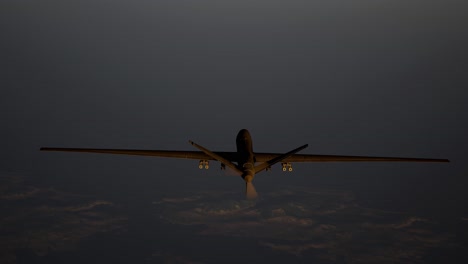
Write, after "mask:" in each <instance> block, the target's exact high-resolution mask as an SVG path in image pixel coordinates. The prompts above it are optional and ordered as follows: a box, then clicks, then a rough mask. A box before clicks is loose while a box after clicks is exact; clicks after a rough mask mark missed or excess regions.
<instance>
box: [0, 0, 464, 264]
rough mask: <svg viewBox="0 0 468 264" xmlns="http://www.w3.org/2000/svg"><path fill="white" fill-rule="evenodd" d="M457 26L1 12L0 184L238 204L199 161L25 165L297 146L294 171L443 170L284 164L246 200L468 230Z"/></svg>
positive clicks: (204, 10) (315, 6)
mask: <svg viewBox="0 0 468 264" xmlns="http://www.w3.org/2000/svg"><path fill="white" fill-rule="evenodd" d="M467 8H468V4H467V3H466V1H456V0H448V1H432V0H430V1H427V0H426V1H422V0H421V1H420V0H415V1H400V0H398V1H385V0H382V1H375V0H366V1H363V0H362V1H344V0H332V1H330V0H327V1H325V0H323V1H299V0H291V1H260V0H249V1H244V0H241V1H225V0H223V1H219V0H216V1H215V0H205V1H189V0H186V1H179V0H170V1H169V0H168V1H146V0H141V1H123V0H120V1H104V0H93V1H88V0H80V1H56V0H54V1H33V0H30V1H28V0H24V1H17V0H14V1H13V0H3V1H1V3H0V33H1V35H0V36H1V41H0V69H1V72H0V124H1V129H0V142H1V144H0V146H1V151H0V153H1V154H0V173H1V174H2V175H3V176H5V177H12V175H13V176H14V177H21V178H24V179H26V182H27V184H32V185H33V186H36V187H35V188H39V189H41V188H45V189H47V188H53V189H57V190H62V191H63V192H67V193H68V192H70V193H78V194H86V195H93V196H94V197H96V199H103V200H106V201H112V202H113V203H115V204H126V205H129V206H128V207H124V208H133V206H130V205H133V203H137V204H142V205H141V207H138V208H142V209H141V210H142V211H145V209H144V208H145V205H148V206H150V205H151V204H152V202H154V201H157V200H158V199H164V197H169V196H175V197H185V196H190V195H197V193H199V192H212V191H217V190H221V191H225V192H228V193H230V192H234V193H236V192H238V194H239V196H238V199H239V200H241V199H242V192H243V191H244V190H243V188H244V183H243V182H242V181H241V180H240V179H239V178H237V177H234V176H230V175H225V173H223V172H220V171H219V170H218V168H217V167H218V164H212V168H213V169H211V170H209V171H200V170H198V168H197V165H198V161H190V160H167V159H159V158H148V157H125V156H112V155H110V156H106V155H93V154H71V153H41V152H39V151H38V149H39V148H40V147H41V146H50V147H98V148H136V149H175V150H192V147H191V146H190V145H189V144H188V140H189V139H191V140H194V141H195V142H197V143H199V144H201V145H204V146H206V147H207V148H210V149H212V150H214V151H216V150H219V151H231V150H232V151H233V150H235V141H234V140H235V136H236V134H237V132H238V130H240V129H241V128H247V129H249V131H250V132H251V134H252V137H253V140H254V151H255V150H256V151H262V152H267V151H272V152H287V151H289V150H291V149H293V148H295V147H298V146H300V145H302V144H305V143H308V144H309V148H307V149H306V150H304V151H303V153H311V154H312V153H314V154H341V155H378V156H407V157H429V158H448V159H450V160H451V163H450V164H396V163H393V164H369V163H360V164H338V163H335V164H330V163H329V164H293V165H294V169H295V170H294V173H291V174H286V175H283V174H282V173H281V172H280V168H279V167H274V168H273V170H272V172H269V173H268V174H265V173H262V174H259V175H257V177H256V179H255V181H254V183H255V185H256V188H257V191H258V192H259V193H260V195H262V193H265V194H271V193H275V192H276V191H285V190H289V189H292V190H295V188H296V187H298V186H301V187H303V188H306V189H307V188H309V187H310V188H312V189H313V190H330V189H331V190H334V191H339V192H346V193H351V194H352V195H353V197H354V198H353V199H355V201H356V203H357V204H359V205H360V206H362V207H363V208H364V207H365V208H367V207H369V208H374V209H375V210H377V209H379V210H385V211H386V212H387V211H399V212H405V213H406V214H408V215H409V216H408V217H409V218H408V219H425V220H427V219H429V220H428V221H429V222H430V221H436V222H437V223H446V222H443V221H448V222H450V221H452V222H453V221H462V222H463V223H464V225H465V226H463V228H465V229H464V230H466V225H467V220H466V219H467V218H468V210H467V209H466V208H468V206H467V201H468V194H467V193H466V189H467V188H468V178H467V176H468V160H467V158H466V150H467V149H468V138H467V136H466V135H467V134H468V122H467V120H468V106H467V104H466V102H467V101H468V100H467V99H468V91H467V89H466V88H467V87H468V75H467V72H468V48H467V47H468V29H467V27H466V25H468V16H466V10H467ZM15 175H16V176H15ZM27 186H29V185H27ZM13 189H14V188H13ZM219 195H220V196H219V197H225V196H223V195H221V194H219ZM8 197H10V196H8ZM197 197H198V196H197ZM203 197H204V198H206V196H203ZM210 197H211V198H213V199H215V200H216V199H218V198H219V197H218V198H216V195H215V196H210ZM267 197H270V196H267V195H266V197H265V196H264V198H263V199H264V200H262V201H263V202H264V203H266V204H269V202H271V201H269V200H268V198H267ZM284 198H285V199H293V198H294V199H299V198H301V196H299V198H297V197H295V196H291V197H290V196H284ZM302 198H304V199H315V198H316V197H310V196H307V197H302ZM302 198H301V199H302ZM322 198H323V197H322ZM219 199H221V198H219ZM202 200H203V199H202ZM319 200H320V199H319ZM8 201H9V200H8ZM129 201H131V202H129ZM197 201H198V200H197ZM294 202H298V201H294ZM309 202H310V201H309ZM272 203H273V202H272ZM5 206H11V205H9V204H7V205H5ZM259 206H261V205H259ZM28 208H30V207H28ZM171 208H172V207H171ZM268 208H269V207H268ZM260 209H261V210H264V209H265V207H260ZM260 209H259V210H260ZM283 209H284V208H283ZM158 210H159V209H158ZM181 210H182V209H181ZM274 210H277V209H274ZM117 211H118V210H117ZM124 211H125V210H124ZM286 211H287V210H286ZM139 212H140V211H138V209H134V210H133V211H132V210H131V211H129V212H127V211H125V212H124V213H123V214H126V213H127V214H128V215H127V216H128V218H129V219H132V218H131V215H136V214H139ZM286 215H287V213H286ZM296 216H297V215H296ZM343 217H345V216H343ZM411 217H416V218H411ZM418 217H419V218H418ZM138 219H142V220H141V221H148V219H147V218H144V217H142V216H141V217H140V218H138ZM189 219H190V218H189ZM262 219H263V218H262ZM434 219H436V220H434ZM257 220H258V219H257ZM263 220H264V221H267V220H265V219H263ZM263 220H262V221H263ZM425 220H424V221H425ZM31 221H32V220H31ZM213 221H214V220H213ZM418 221H419V220H417V221H416V222H418ZM424 221H419V222H424ZM130 223H133V222H131V220H130ZM430 223H433V222H430ZM335 224H336V223H335ZM335 226H336V225H335ZM395 226H396V227H398V226H399V225H395ZM395 226H394V227H395ZM155 228H156V229H157V230H160V229H161V228H159V227H155ZM158 228H159V229H158ZM431 228H432V227H431ZM372 230H373V229H372ZM153 231H154V230H153ZM452 231H453V230H452ZM155 232H156V231H155ZM190 232H191V231H190ZM190 232H188V233H190ZM369 232H370V231H369ZM137 233H138V232H137ZM138 234H140V233H138ZM190 234H191V233H190ZM224 235H225V234H224ZM207 237H208V238H206V237H205V236H203V238H206V239H208V240H209V239H210V238H209V237H210V236H209V235H208V236H207ZM133 239H134V240H138V236H135V237H134V238H133ZM176 239H177V238H174V241H175V242H174V243H176V242H177V240H176ZM272 239H278V237H273V238H272ZM288 239H290V238H288ZM363 239H364V238H363ZM203 241H205V240H203ZM210 241H211V240H210ZM222 241H225V240H222ZM229 241H230V240H229ZM246 241H249V243H254V244H255V245H256V246H259V245H260V246H261V248H263V249H264V250H267V248H268V250H271V249H270V248H273V249H274V248H275V247H274V246H271V245H272V243H273V242H271V241H270V242H264V241H263V242H261V243H260V242H259V243H257V244H256V242H255V241H257V240H256V239H255V238H254V237H253V238H252V240H248V237H247V238H246ZM252 241H253V242H252ZM288 241H289V240H288ZM367 241H369V240H367ZM205 242H206V243H211V244H216V240H215V241H211V242H207V241H205ZM244 242H245V241H243V240H242V243H244ZM223 243H224V242H223ZM226 243H228V242H226ZM229 243H231V244H230V245H234V246H235V245H236V243H237V242H235V241H231V242H229ZM239 243H241V242H239ZM262 243H263V244H262ZM211 244H210V245H211ZM273 244H274V243H273ZM265 245H266V246H265ZM153 246H154V247H158V246H155V245H153ZM288 246H291V245H288ZM165 247H168V246H167V245H165V246H161V247H159V249H158V250H159V251H158V252H163V253H160V254H163V255H164V252H165V250H164V248H165ZM161 248H162V249H161ZM186 250H187V251H190V250H191V248H190V247H188V248H187V249H186ZM272 251H274V252H276V251H275V250H272ZM262 252H263V251H262ZM268 252H269V251H268ZM418 252H419V251H418ZM36 253H37V252H36ZM263 253H264V254H266V255H268V254H269V253H268V254H267V253H265V252H263ZM158 254H159V253H158ZM174 254H175V253H174ZM259 254H260V256H261V253H259ZM337 254H338V253H337ZM418 254H420V255H421V254H423V253H420V252H419V253H418ZM418 254H416V255H418ZM305 255H307V254H305ZM423 255H424V254H423ZM190 256H191V257H193V255H190ZM288 256H289V255H286V259H287V258H289V257H288ZM292 256H293V257H297V254H296V255H295V254H292ZM189 259H190V258H189ZM194 259H196V260H201V262H210V261H206V260H209V254H208V255H207V256H205V258H203V257H200V258H197V257H194ZM192 260H193V259H192ZM204 260H205V261H204ZM299 260H303V261H305V260H307V258H306V257H304V255H302V259H301V258H299ZM184 261H185V260H184ZM344 261H348V262H352V261H350V260H349V259H348V260H346V259H345V260H344ZM389 261H390V262H391V260H389ZM180 262H183V261H180Z"/></svg>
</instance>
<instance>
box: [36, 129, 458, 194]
mask: <svg viewBox="0 0 468 264" xmlns="http://www.w3.org/2000/svg"><path fill="white" fill-rule="evenodd" d="M189 142H190V144H192V145H193V146H194V147H196V148H197V149H199V150H200V151H177V150H136V149H91V148H41V149H40V150H41V151H68V152H88V153H105V154H124V155H139V156H156V157H168V158H182V159H197V160H200V162H199V164H198V167H199V168H200V169H203V168H205V169H208V168H209V160H216V161H219V162H221V169H225V168H226V166H228V167H229V168H231V169H232V170H234V171H235V172H236V173H238V174H239V175H240V176H241V177H242V179H244V181H245V183H246V197H247V199H254V198H256V197H257V192H256V191H255V188H254V186H253V184H252V180H253V178H254V176H255V174H257V173H259V172H261V171H263V170H270V169H271V166H273V165H274V164H276V163H278V162H281V164H282V168H283V171H292V166H291V163H292V162H331V161H338V162H341V161H344V162H350V161H361V162H362V161H374V162H375V161H378V162H387V161H393V162H395V161H397V162H398V161H399V162H449V160H448V159H426V158H401V157H368V156H337V155H310V154H296V153H297V152H299V151H301V150H303V149H305V148H306V147H307V146H308V145H307V144H306V145H303V146H300V147H298V148H296V149H293V150H291V151H289V152H287V153H284V154H281V153H261V152H254V151H253V148H252V137H251V136H250V133H249V131H248V130H247V129H241V130H240V131H239V133H238V134H237V137H236V145H237V151H236V152H219V151H216V152H213V151H210V150H208V149H206V148H204V147H202V146H200V145H198V144H196V143H194V142H193V141H189ZM234 162H235V163H234ZM236 163H237V164H236Z"/></svg>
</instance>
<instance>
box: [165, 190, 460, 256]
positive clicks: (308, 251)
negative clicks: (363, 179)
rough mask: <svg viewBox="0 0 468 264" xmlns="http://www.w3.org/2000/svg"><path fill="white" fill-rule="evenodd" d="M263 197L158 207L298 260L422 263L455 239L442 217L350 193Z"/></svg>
mask: <svg viewBox="0 0 468 264" xmlns="http://www.w3.org/2000/svg"><path fill="white" fill-rule="evenodd" d="M263 197H264V198H263V199H261V200H259V201H257V202H253V203H247V202H245V201H235V200H230V199H222V198H220V197H218V198H216V199H214V198H213V197H210V195H209V194H206V195H202V196H201V197H199V199H197V200H193V201H192V202H188V203H185V204H184V205H183V206H182V205H180V206H177V205H175V206H174V204H173V203H172V204H171V203H169V202H167V203H160V204H158V205H157V206H160V207H161V208H163V209H164V210H162V211H163V212H164V217H165V219H166V220H167V221H170V222H171V223H173V224H179V225H198V226H200V228H201V229H198V230H199V231H197V232H198V233H197V234H199V235H203V236H227V237H242V238H249V239H258V245H259V246H263V247H266V248H269V249H270V250H273V251H278V252H284V253H288V254H291V255H292V256H295V257H296V258H298V259H297V260H298V261H302V260H304V258H305V259H310V258H312V259H315V260H318V261H319V262H320V261H324V262H329V261H332V262H336V261H338V259H346V260H347V262H349V263H400V262H405V261H406V262H407V261H409V262H414V263H418V262H422V259H424V258H425V257H426V256H427V255H428V254H429V253H430V252H431V251H432V250H433V249H434V248H439V247H442V246H444V245H445V243H446V242H447V241H450V239H451V237H450V235H448V234H447V233H446V232H444V231H443V230H442V229H441V228H440V226H439V225H438V223H437V222H436V221H433V220H431V219H428V218H424V217H419V216H412V215H408V214H405V213H401V212H394V211H385V210H378V209H373V208H366V207H362V206H360V205H359V204H358V203H357V202H356V201H355V200H354V199H353V198H352V195H351V194H349V193H347V192H343V193H340V192H339V191H326V190H319V191H302V190H284V191H281V192H277V193H271V194H264V195H263ZM161 208H160V209H161Z"/></svg>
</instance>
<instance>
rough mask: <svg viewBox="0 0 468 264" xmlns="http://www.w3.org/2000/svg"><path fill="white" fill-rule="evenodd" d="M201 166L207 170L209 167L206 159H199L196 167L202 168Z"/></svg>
mask: <svg viewBox="0 0 468 264" xmlns="http://www.w3.org/2000/svg"><path fill="white" fill-rule="evenodd" d="M203 167H204V168H205V169H206V170H207V169H209V168H210V165H209V163H208V161H207V160H200V162H199V163H198V168H199V169H200V170H201V169H203Z"/></svg>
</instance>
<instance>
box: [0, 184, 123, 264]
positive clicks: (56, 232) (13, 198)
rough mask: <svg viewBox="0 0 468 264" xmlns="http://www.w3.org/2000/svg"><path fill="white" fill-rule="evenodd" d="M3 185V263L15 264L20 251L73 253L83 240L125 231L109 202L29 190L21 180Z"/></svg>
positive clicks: (0, 231)
mask: <svg viewBox="0 0 468 264" xmlns="http://www.w3.org/2000/svg"><path fill="white" fill-rule="evenodd" d="M2 183H3V184H4V185H3V189H2V191H1V192H0V197H1V198H2V199H1V200H0V206H1V208H2V214H1V215H0V248H2V254H0V263H15V262H16V252H17V250H18V249H28V250H31V252H32V254H34V255H37V256H45V255H47V254H49V253H50V252H54V251H63V250H70V249H72V248H75V247H76V245H77V244H78V243H80V241H82V240H83V239H84V238H87V237H90V236H93V235H95V234H98V233H102V232H109V231H112V230H116V229H122V228H123V227H124V225H125V223H126V221H127V218H126V217H125V216H123V215H121V214H119V213H118V211H117V210H116V208H113V207H115V205H114V204H113V203H112V202H110V201H106V200H97V199H95V198H93V197H90V196H82V195H75V194H69V193H65V192H60V191H56V190H54V189H43V188H39V187H35V186H30V185H28V184H26V183H25V182H24V181H23V180H21V179H15V178H6V179H5V178H3V179H2ZM104 208H105V210H103V209H104Z"/></svg>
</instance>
